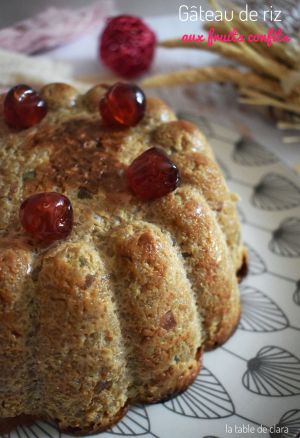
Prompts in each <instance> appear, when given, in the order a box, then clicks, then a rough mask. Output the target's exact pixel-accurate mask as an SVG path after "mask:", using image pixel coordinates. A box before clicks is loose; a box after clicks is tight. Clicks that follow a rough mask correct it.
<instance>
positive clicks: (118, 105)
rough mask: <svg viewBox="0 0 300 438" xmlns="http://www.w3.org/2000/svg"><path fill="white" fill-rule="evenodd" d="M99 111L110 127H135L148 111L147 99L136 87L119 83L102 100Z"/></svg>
mask: <svg viewBox="0 0 300 438" xmlns="http://www.w3.org/2000/svg"><path fill="white" fill-rule="evenodd" d="M99 110H100V114H101V117H102V119H103V121H104V123H105V124H106V125H108V126H124V127H129V126H135V125H137V124H138V123H139V121H141V120H142V118H143V117H144V114H145V110H146V97H145V94H144V92H143V90H142V89H141V88H139V87H137V86H136V85H133V84H126V83H122V82H117V83H116V84H114V85H113V86H112V87H110V88H109V89H108V90H107V92H106V94H105V96H104V97H103V98H102V99H101V100H100V103H99Z"/></svg>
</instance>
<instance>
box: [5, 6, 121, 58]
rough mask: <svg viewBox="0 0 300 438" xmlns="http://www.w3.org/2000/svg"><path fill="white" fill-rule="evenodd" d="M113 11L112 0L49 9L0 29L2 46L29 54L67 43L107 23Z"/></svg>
mask: <svg viewBox="0 0 300 438" xmlns="http://www.w3.org/2000/svg"><path fill="white" fill-rule="evenodd" d="M112 10H113V2H112V1H111V0H101V1H100V2H98V3H96V4H95V5H93V6H90V7H85V8H81V9H59V8H48V9H46V10H45V11H44V12H42V13H40V14H38V15H36V16H35V17H32V18H29V19H27V20H23V21H20V22H18V23H16V24H15V25H14V26H12V27H7V28H4V29H0V47H1V48H2V49H6V50H12V51H15V52H21V53H27V54H32V53H36V52H43V51H46V50H48V49H51V48H54V47H58V46H61V45H63V44H66V43H68V42H70V41H72V40H74V39H76V38H77V37H79V36H80V35H82V34H84V33H85V32H87V31H89V30H91V29H92V28H94V27H95V26H97V25H99V24H101V23H103V22H104V18H105V17H106V16H107V15H109V14H111V13H112Z"/></svg>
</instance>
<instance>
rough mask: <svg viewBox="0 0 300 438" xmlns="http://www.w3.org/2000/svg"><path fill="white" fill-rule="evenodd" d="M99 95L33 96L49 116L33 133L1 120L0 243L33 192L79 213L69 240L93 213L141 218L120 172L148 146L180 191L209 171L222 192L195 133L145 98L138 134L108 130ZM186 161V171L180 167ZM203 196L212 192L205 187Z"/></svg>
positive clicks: (61, 91)
mask: <svg viewBox="0 0 300 438" xmlns="http://www.w3.org/2000/svg"><path fill="white" fill-rule="evenodd" d="M105 91H106V88H105V87H102V86H100V85H99V86H96V87H95V88H93V89H91V90H90V91H89V92H87V93H86V94H85V95H79V94H78V93H77V92H76V90H75V89H73V88H72V87H71V86H69V85H66V84H50V85H47V86H45V87H44V88H43V89H42V90H41V93H40V94H41V96H42V97H43V98H44V99H45V101H46V102H47V106H48V114H47V115H46V117H45V118H44V119H43V120H42V121H41V122H40V123H38V124H37V125H36V126H34V127H32V128H29V129H26V130H23V131H14V130H13V129H11V128H9V127H8V126H6V124H5V122H4V121H3V119H2V118H1V120H0V136H1V140H0V157H1V162H0V163H1V164H0V166H1V171H0V202H1V207H2V211H4V214H2V215H1V218H0V232H1V234H2V235H7V233H8V232H9V234H10V233H12V234H15V233H17V234H19V233H22V230H21V229H20V226H19V221H18V208H19V206H20V203H21V202H22V200H24V199H25V198H26V197H28V196H29V195H31V194H33V193H37V192H45V191H57V192H60V193H64V194H65V195H67V196H68V197H69V198H70V199H71V201H72V204H73V207H74V208H75V212H76V209H78V208H79V210H80V211H81V213H82V214H83V215H84V216H85V220H83V221H81V220H80V221H79V220H78V215H77V220H76V216H75V233H76V224H77V225H79V224H78V222H82V224H83V225H84V227H85V226H87V221H88V219H91V213H92V211H93V212H94V213H96V214H98V215H100V216H101V215H102V216H103V215H104V217H105V216H108V215H111V216H114V217H116V216H119V217H120V216H124V215H125V216H126V218H127V219H128V217H129V216H130V215H132V216H133V217H134V218H135V219H139V218H142V217H144V216H145V209H147V204H145V203H142V202H141V201H139V200H138V199H136V198H135V196H134V195H133V194H132V193H131V192H130V190H129V188H128V186H127V180H126V177H125V170H126V168H127V167H128V165H129V164H130V163H131V162H132V161H133V160H134V159H135V158H136V157H137V156H138V155H140V154H141V153H142V152H144V151H145V150H146V149H149V148H151V147H153V146H155V147H160V148H162V149H164V150H165V151H166V153H167V154H168V155H169V156H170V157H171V158H172V160H173V161H174V162H175V163H176V162H177V161H179V162H178V167H179V169H180V171H181V173H182V175H183V181H182V185H186V184H192V185H195V182H192V179H193V175H192V170H193V169H192V167H195V166H197V165H200V166H207V165H208V164H209V166H210V168H211V169H210V173H209V175H208V177H209V178H215V179H216V180H217V181H216V182H217V183H218V184H219V185H220V187H219V188H221V192H220V193H219V194H218V197H219V196H220V194H221V195H222V193H226V192H227V190H226V188H225V186H224V182H223V178H222V176H221V175H220V172H219V169H218V167H217V165H216V164H215V162H214V161H212V160H211V158H212V152H211V150H210V148H209V146H208V145H207V143H206V141H205V139H204V137H203V136H202V135H201V134H200V132H199V131H198V129H197V128H196V127H195V126H194V125H192V124H191V123H189V122H185V121H177V120H176V116H175V114H174V113H173V111H172V110H170V109H169V108H168V107H167V106H166V105H165V104H164V103H163V102H162V101H160V100H159V99H154V98H148V99H147V110H146V114H145V117H144V119H143V120H142V121H141V122H140V123H139V124H138V125H137V126H135V127H131V128H116V127H113V128H112V127H108V126H106V125H105V124H104V123H103V121H102V120H101V117H100V114H99V109H98V107H99V101H100V99H101V97H102V96H103V94H104V93H105ZM199 152H200V155H199ZM188 156H190V159H191V162H190V163H186V162H185V160H186V158H187V157H188ZM208 183H209V181H208ZM196 185H197V184H196ZM203 189H205V187H203ZM206 189H207V190H208V191H210V190H211V189H210V188H209V186H208V185H207V187H206ZM217 202H218V201H217ZM102 213H103V214H102Z"/></svg>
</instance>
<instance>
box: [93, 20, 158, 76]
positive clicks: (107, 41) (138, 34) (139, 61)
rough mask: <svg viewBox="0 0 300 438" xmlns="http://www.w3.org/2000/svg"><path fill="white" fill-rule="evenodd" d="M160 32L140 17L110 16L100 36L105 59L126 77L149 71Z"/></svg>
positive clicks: (119, 73)
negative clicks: (157, 35)
mask: <svg viewBox="0 0 300 438" xmlns="http://www.w3.org/2000/svg"><path fill="white" fill-rule="evenodd" d="M155 46H156V36H155V33H154V32H153V30H152V29H150V27H149V26H147V24H146V23H145V22H144V21H143V20H141V19H140V18H138V17H133V16H131V15H119V16H117V17H114V18H111V19H109V20H108V22H107V25H106V27H105V29H104V31H103V33H102V35H101V37H100V47H99V54H100V59H101V60H102V62H103V63H104V64H105V65H106V66H107V67H108V68H110V69H111V70H112V71H113V72H115V73H117V74H118V75H120V76H122V77H123V78H127V79H132V78H136V77H138V76H140V75H141V74H143V73H145V72H146V71H147V70H148V69H149V67H150V65H151V63H152V60H153V56H154V51H155Z"/></svg>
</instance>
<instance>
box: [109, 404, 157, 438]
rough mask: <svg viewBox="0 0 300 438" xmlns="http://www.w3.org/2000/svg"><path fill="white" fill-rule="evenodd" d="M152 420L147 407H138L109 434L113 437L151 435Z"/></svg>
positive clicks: (131, 409)
mask: <svg viewBox="0 0 300 438" xmlns="http://www.w3.org/2000/svg"><path fill="white" fill-rule="evenodd" d="M150 429H151V426H150V420H149V416H148V412H147V410H146V408H145V406H142V405H137V406H134V407H132V408H130V410H129V411H128V413H127V415H126V416H125V417H124V418H123V419H122V420H121V421H119V423H117V424H116V425H115V426H113V427H112V428H111V429H109V430H108V431H107V432H108V433H110V434H112V435H121V436H140V435H145V434H149V433H150V435H151V436H155V435H154V434H152V433H151V430H150Z"/></svg>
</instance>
